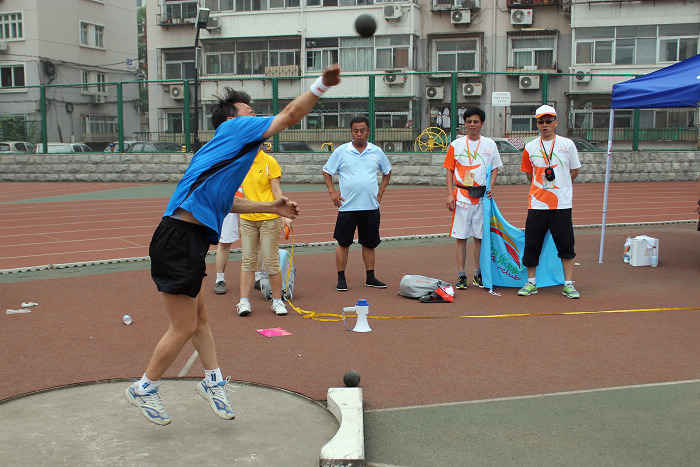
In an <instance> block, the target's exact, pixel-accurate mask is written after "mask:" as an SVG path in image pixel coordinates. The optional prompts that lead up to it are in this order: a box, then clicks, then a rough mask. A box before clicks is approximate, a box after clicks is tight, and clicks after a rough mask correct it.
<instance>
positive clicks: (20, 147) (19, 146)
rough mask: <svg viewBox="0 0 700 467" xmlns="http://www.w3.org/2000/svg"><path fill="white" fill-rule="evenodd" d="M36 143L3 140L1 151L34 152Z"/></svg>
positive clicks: (0, 145) (0, 146) (0, 143)
mask: <svg viewBox="0 0 700 467" xmlns="http://www.w3.org/2000/svg"><path fill="white" fill-rule="evenodd" d="M35 150H36V145H35V144H34V143H28V142H27V141H2V142H0V152H34V151H35Z"/></svg>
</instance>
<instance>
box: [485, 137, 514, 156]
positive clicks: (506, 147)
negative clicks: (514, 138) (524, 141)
mask: <svg viewBox="0 0 700 467" xmlns="http://www.w3.org/2000/svg"><path fill="white" fill-rule="evenodd" d="M491 139H492V140H493V141H494V142H495V143H496V147H497V148H498V152H499V153H500V152H522V150H521V149H518V148H516V147H515V146H513V143H511V142H510V141H508V140H507V139H505V138H491Z"/></svg>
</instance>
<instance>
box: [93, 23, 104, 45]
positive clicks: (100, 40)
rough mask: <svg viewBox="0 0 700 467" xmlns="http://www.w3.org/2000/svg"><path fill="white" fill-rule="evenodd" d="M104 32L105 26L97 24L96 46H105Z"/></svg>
mask: <svg viewBox="0 0 700 467" xmlns="http://www.w3.org/2000/svg"><path fill="white" fill-rule="evenodd" d="M104 33H105V28H104V27H103V26H95V47H104V40H103V38H104Z"/></svg>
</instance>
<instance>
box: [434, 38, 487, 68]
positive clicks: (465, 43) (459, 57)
mask: <svg viewBox="0 0 700 467" xmlns="http://www.w3.org/2000/svg"><path fill="white" fill-rule="evenodd" d="M477 50H478V40H477V39H463V40H458V41H455V40H452V41H448V40H439V41H435V54H436V64H435V66H433V69H434V71H476V70H478V67H477V64H478V63H479V61H480V59H479V57H478V52H477Z"/></svg>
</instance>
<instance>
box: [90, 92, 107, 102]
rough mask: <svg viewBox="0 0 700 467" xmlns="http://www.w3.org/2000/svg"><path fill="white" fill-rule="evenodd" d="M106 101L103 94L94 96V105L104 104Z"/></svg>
mask: <svg viewBox="0 0 700 467" xmlns="http://www.w3.org/2000/svg"><path fill="white" fill-rule="evenodd" d="M104 101H105V96H104V95H103V94H93V95H92V103H93V104H102V103H104Z"/></svg>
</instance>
